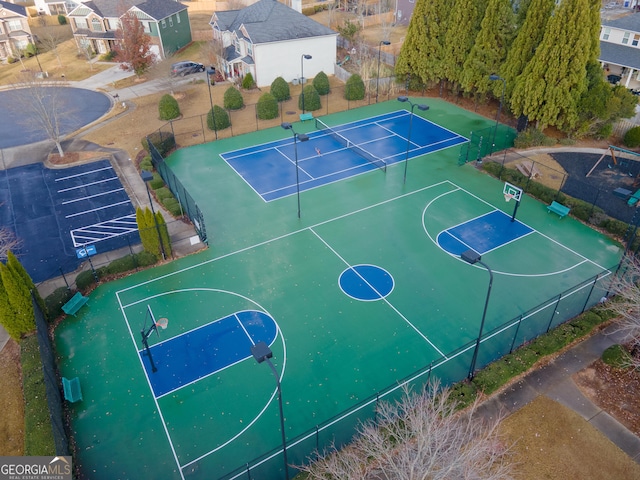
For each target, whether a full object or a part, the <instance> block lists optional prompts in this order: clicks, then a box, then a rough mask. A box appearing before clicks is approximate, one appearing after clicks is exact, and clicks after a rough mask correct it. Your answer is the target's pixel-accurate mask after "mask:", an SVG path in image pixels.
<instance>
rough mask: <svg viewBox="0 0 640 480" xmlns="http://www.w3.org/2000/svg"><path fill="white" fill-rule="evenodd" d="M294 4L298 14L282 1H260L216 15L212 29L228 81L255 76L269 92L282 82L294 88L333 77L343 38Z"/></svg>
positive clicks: (212, 22)
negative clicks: (324, 76)
mask: <svg viewBox="0 0 640 480" xmlns="http://www.w3.org/2000/svg"><path fill="white" fill-rule="evenodd" d="M293 3H294V6H295V7H296V8H295V9H293V8H290V7H288V6H286V5H284V4H282V3H280V2H278V1H277V0H259V1H258V2H256V3H254V4H253V5H250V6H248V7H245V8H243V9H240V10H228V11H221V12H215V13H214V14H213V17H211V21H210V22H209V23H210V24H211V26H212V28H213V38H214V40H215V41H216V42H217V43H218V44H219V45H220V48H221V54H220V56H221V57H223V59H222V64H223V65H220V66H221V67H222V68H223V70H224V74H225V76H226V77H227V78H238V77H240V78H241V77H244V76H245V75H246V74H247V73H251V75H252V76H253V78H254V80H255V82H256V84H257V85H258V86H259V87H265V86H269V85H271V83H272V82H273V80H275V79H276V78H277V77H282V78H284V79H285V80H286V81H287V82H291V81H296V80H299V79H300V78H301V77H302V76H303V75H302V73H304V77H309V78H311V77H314V76H315V75H317V74H318V73H320V72H321V71H322V72H324V73H326V74H327V75H333V73H334V68H335V62H336V53H337V46H336V45H337V40H336V39H337V36H338V34H337V32H334V31H333V30H331V29H330V28H327V27H325V26H324V25H322V24H320V23H318V22H316V21H315V20H312V19H310V18H309V17H307V16H305V15H302V13H300V12H301V3H300V0H298V1H297V2H296V1H294V2H293ZM303 55H311V58H309V59H306V58H303ZM303 62H304V63H303ZM303 81H304V80H303Z"/></svg>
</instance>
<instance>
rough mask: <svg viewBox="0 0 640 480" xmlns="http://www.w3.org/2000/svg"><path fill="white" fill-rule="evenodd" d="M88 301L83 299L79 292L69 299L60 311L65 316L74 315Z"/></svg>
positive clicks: (87, 298) (86, 298) (85, 298)
mask: <svg viewBox="0 0 640 480" xmlns="http://www.w3.org/2000/svg"><path fill="white" fill-rule="evenodd" d="M88 301H89V297H85V296H83V295H82V294H81V293H80V292H77V293H76V294H75V295H74V296H73V297H71V300H69V301H68V302H67V303H65V304H64V305H63V306H62V311H63V312H64V313H66V314H67V315H75V314H76V313H78V310H80V309H81V308H82V306H83V305H84V304H85V303H87V302H88Z"/></svg>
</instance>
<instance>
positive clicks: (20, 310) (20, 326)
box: [0, 263, 36, 335]
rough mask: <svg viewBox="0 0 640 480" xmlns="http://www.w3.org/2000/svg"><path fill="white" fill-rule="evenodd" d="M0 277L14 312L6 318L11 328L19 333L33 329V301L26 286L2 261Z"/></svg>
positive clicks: (34, 325)
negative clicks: (10, 316)
mask: <svg viewBox="0 0 640 480" xmlns="http://www.w3.org/2000/svg"><path fill="white" fill-rule="evenodd" d="M0 278H2V284H3V286H4V289H5V291H6V292H7V296H8V298H9V305H11V308H12V310H13V311H14V312H15V314H14V317H13V319H7V321H8V322H9V323H10V324H12V326H11V328H12V330H13V331H14V332H20V333H19V334H20V335H23V334H25V333H28V332H30V331H32V330H34V329H35V328H36V322H35V317H34V314H33V303H32V302H31V294H30V293H29V290H28V289H27V286H26V285H25V284H24V282H23V281H22V279H21V278H20V277H19V276H17V275H14V274H13V272H12V271H11V270H10V269H9V267H7V266H6V265H5V264H4V263H0Z"/></svg>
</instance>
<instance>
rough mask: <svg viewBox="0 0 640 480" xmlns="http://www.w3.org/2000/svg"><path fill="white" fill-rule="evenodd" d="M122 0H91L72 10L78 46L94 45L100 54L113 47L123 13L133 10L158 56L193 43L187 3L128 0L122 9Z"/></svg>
mask: <svg viewBox="0 0 640 480" xmlns="http://www.w3.org/2000/svg"><path fill="white" fill-rule="evenodd" d="M122 5H123V3H122V2H121V1H119V0H91V1H87V2H83V3H80V4H79V5H78V6H77V7H75V8H74V9H73V10H71V11H70V12H69V15H68V17H69V21H70V23H71V29H72V30H73V36H74V37H75V39H76V44H77V45H78V48H91V50H92V51H93V52H95V53H97V54H104V53H108V52H110V51H112V50H113V46H114V44H115V42H116V30H118V28H119V26H120V17H121V16H122V15H124V14H125V13H126V12H133V13H134V14H135V15H136V17H138V20H140V22H141V23H142V26H143V27H144V31H145V33H147V35H149V36H150V37H151V51H152V52H153V53H154V54H155V55H156V56H157V57H158V58H166V57H167V56H168V55H170V54H171V53H173V52H175V51H177V50H179V49H181V48H182V47H184V46H185V45H188V44H189V43H191V24H190V23H189V16H188V15H187V7H186V6H184V5H182V4H181V3H180V2H177V1H174V0H146V1H145V0H129V2H128V3H127V5H130V7H129V9H128V10H126V11H123V7H122Z"/></svg>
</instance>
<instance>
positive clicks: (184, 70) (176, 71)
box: [171, 61, 204, 77]
mask: <svg viewBox="0 0 640 480" xmlns="http://www.w3.org/2000/svg"><path fill="white" fill-rule="evenodd" d="M197 72H204V65H203V64H201V63H198V62H189V61H186V62H178V63H174V64H173V65H171V75H172V76H173V77H177V76H178V75H179V76H181V77H184V76H185V75H188V74H190V73H197Z"/></svg>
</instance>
